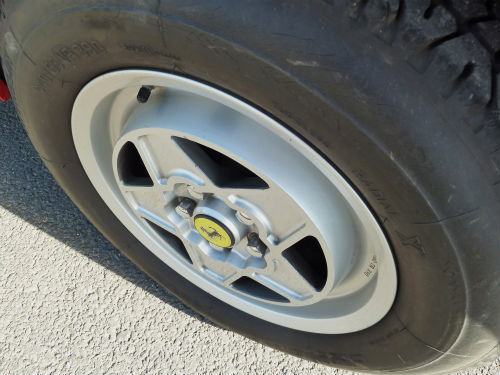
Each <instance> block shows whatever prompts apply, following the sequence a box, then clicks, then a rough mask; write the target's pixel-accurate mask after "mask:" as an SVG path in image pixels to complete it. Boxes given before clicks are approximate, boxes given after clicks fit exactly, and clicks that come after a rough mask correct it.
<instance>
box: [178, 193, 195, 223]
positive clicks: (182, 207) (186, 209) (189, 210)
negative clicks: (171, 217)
mask: <svg viewBox="0 0 500 375" xmlns="http://www.w3.org/2000/svg"><path fill="white" fill-rule="evenodd" d="M195 207H196V202H195V201H194V200H192V199H189V198H182V199H181V201H180V202H179V204H178V205H177V207H175V212H177V213H178V214H179V215H181V216H182V217H183V218H184V219H189V218H190V217H191V216H193V211H194V208H195Z"/></svg>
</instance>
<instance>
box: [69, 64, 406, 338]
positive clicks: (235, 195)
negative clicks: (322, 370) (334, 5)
mask: <svg viewBox="0 0 500 375" xmlns="http://www.w3.org/2000/svg"><path fill="white" fill-rule="evenodd" d="M151 89H152V91H151ZM138 93H139V94H138ZM138 99H139V100H138ZM141 102H142V103H141ZM72 133H73V140H74V143H75V147H76V150H77V153H78V156H79V158H80V160H81V163H82V165H83V167H84V169H85V171H86V172H87V175H88V176H89V179H90V181H91V182H92V184H93V185H94V187H95V188H96V190H97V191H98V193H99V194H100V195H101V197H102V198H103V200H104V201H105V203H106V204H107V205H108V206H109V207H110V209H111V210H112V211H113V212H114V214H115V215H116V216H117V218H118V219H119V220H120V221H121V222H122V223H123V224H124V225H125V226H126V227H127V228H128V230H129V231H130V232H131V233H132V234H134V235H135V236H136V237H137V238H138V239H139V240H140V241H141V242H142V243H143V244H144V245H145V246H146V247H147V248H148V249H149V250H150V251H152V252H153V253H154V254H155V255H156V256H157V257H158V258H159V259H160V260H161V261H163V262H165V263H166V264H167V265H168V266H170V267H171V268H173V269H174V270H175V271H177V272H178V273H180V274H181V275H183V276H184V277H185V278H186V279H188V280H189V281H191V282H193V283H194V284H196V285H197V286H199V287H200V288H202V289H203V290H205V291H206V292H208V293H210V294H212V295H214V296H215V297H217V298H219V299H221V300H222V301H224V302H226V303H228V304H230V305H232V306H234V307H236V308H238V309H240V310H242V311H244V312H246V313H249V314H251V315H254V316H256V317H258V318H261V319H264V320H267V321H269V322H272V323H275V324H278V325H282V326H285V327H289V328H294V329H298V330H302V331H307V332H315V333H325V334H327V333H328V334H340V333H348V332H354V331H358V330H361V329H364V328H367V327H369V326H371V325H373V324H375V323H377V322H378V321H379V320H380V319H381V318H382V317H383V316H384V315H385V314H386V313H387V311H388V310H389V309H390V307H391V305H392V303H393V301H394V298H395V294H396V286H397V278H396V269H395V265H394V260H393V257H392V253H391V250H390V247H389V244H388V242H387V240H386V238H385V236H384V234H383V232H382V230H381V228H380V226H379V225H378V223H377V221H376V220H375V218H374V217H373V215H372V214H371V212H370V210H369V209H368V208H367V207H366V205H365V204H364V203H363V201H362V200H361V199H360V197H359V196H358V195H357V193H356V192H355V191H354V190H353V189H352V188H351V186H350V185H349V183H348V182H347V181H346V180H345V179H344V178H343V177H342V176H341V175H340V174H339V173H338V172H337V171H336V170H335V169H334V168H333V167H332V166H331V165H330V164H329V163H327V162H326V161H325V160H324V159H323V158H321V157H320V156H319V155H318V154H317V153H316V152H315V151H314V150H313V149H312V148H311V147H309V146H308V145H307V144H306V143H304V142H303V141H302V140H300V139H299V138H298V137H296V136H295V135H293V134H292V133H291V132H290V131H288V130H287V129H286V128H285V127H283V126H282V125H280V124H278V123H277V122H276V121H274V120H273V119H271V118H270V117H268V116H266V115H265V114H263V113H262V112H260V111H258V110H257V109H255V108H253V107H252V106H250V105H248V104H246V103H244V102H242V101H240V100H238V99H236V98H234V97H232V96H230V95H228V94H226V93H224V92H222V91H220V90H217V89H214V88H212V87H210V86H207V85H204V84H202V83H199V82H197V81H194V80H190V79H187V78H183V77H179V76H176V75H171V74H166V73H160V72H156V71H146V70H124V71H118V72H113V73H107V74H105V75H102V76H100V77H98V78H96V79H94V80H92V81H91V82H90V83H89V84H87V85H86V86H85V87H84V88H83V89H82V91H81V92H80V93H79V95H78V97H77V98H76V100H75V103H74V107H73V113H72Z"/></svg>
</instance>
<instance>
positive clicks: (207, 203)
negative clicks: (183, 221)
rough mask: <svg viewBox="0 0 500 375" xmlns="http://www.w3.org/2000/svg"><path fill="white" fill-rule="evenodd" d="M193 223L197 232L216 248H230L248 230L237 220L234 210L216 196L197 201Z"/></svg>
mask: <svg viewBox="0 0 500 375" xmlns="http://www.w3.org/2000/svg"><path fill="white" fill-rule="evenodd" d="M193 224H194V227H195V228H196V230H197V231H198V233H199V234H200V235H201V236H202V237H203V238H204V239H205V240H206V241H208V242H209V243H210V244H212V245H214V246H216V247H217V248H232V247H233V246H234V245H235V244H237V243H239V242H240V241H241V240H242V238H244V236H245V235H246V234H247V233H248V230H249V228H248V226H246V225H244V224H242V223H241V222H239V221H238V220H237V218H236V211H235V210H233V209H231V208H230V207H228V206H227V205H226V204H225V203H224V202H223V201H221V200H220V199H217V198H209V199H207V200H202V201H200V202H199V203H198V205H197V207H196V209H195V210H194V219H193Z"/></svg>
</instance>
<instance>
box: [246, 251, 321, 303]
mask: <svg viewBox="0 0 500 375" xmlns="http://www.w3.org/2000/svg"><path fill="white" fill-rule="evenodd" d="M273 263H274V272H273V273H271V274H263V273H255V274H254V275H253V278H254V279H255V280H257V281H258V282H260V283H261V284H263V285H264V286H266V287H268V288H269V289H271V290H273V291H274V292H276V293H278V294H280V295H282V296H283V297H285V298H287V299H289V300H290V301H291V302H293V301H303V300H306V299H308V298H310V297H312V296H313V295H314V293H316V290H315V289H314V287H313V286H312V285H311V284H310V283H309V282H308V281H307V280H306V279H305V278H304V277H303V276H302V275H301V274H300V273H299V272H298V271H297V270H296V269H295V268H294V267H293V266H292V265H291V264H290V263H289V262H288V261H287V260H286V259H285V258H277V259H274V260H273Z"/></svg>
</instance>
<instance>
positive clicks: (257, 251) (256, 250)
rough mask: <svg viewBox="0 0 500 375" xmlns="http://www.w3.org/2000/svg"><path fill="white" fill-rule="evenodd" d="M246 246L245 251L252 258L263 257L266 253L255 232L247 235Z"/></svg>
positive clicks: (264, 246)
mask: <svg viewBox="0 0 500 375" xmlns="http://www.w3.org/2000/svg"><path fill="white" fill-rule="evenodd" d="M247 240H248V244H247V251H248V252H249V253H250V254H251V255H253V256H254V257H260V256H263V255H264V254H265V252H266V248H267V247H266V245H265V244H264V242H262V241H261V240H260V238H259V235H258V234H257V233H255V232H252V233H249V234H248V236H247Z"/></svg>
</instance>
